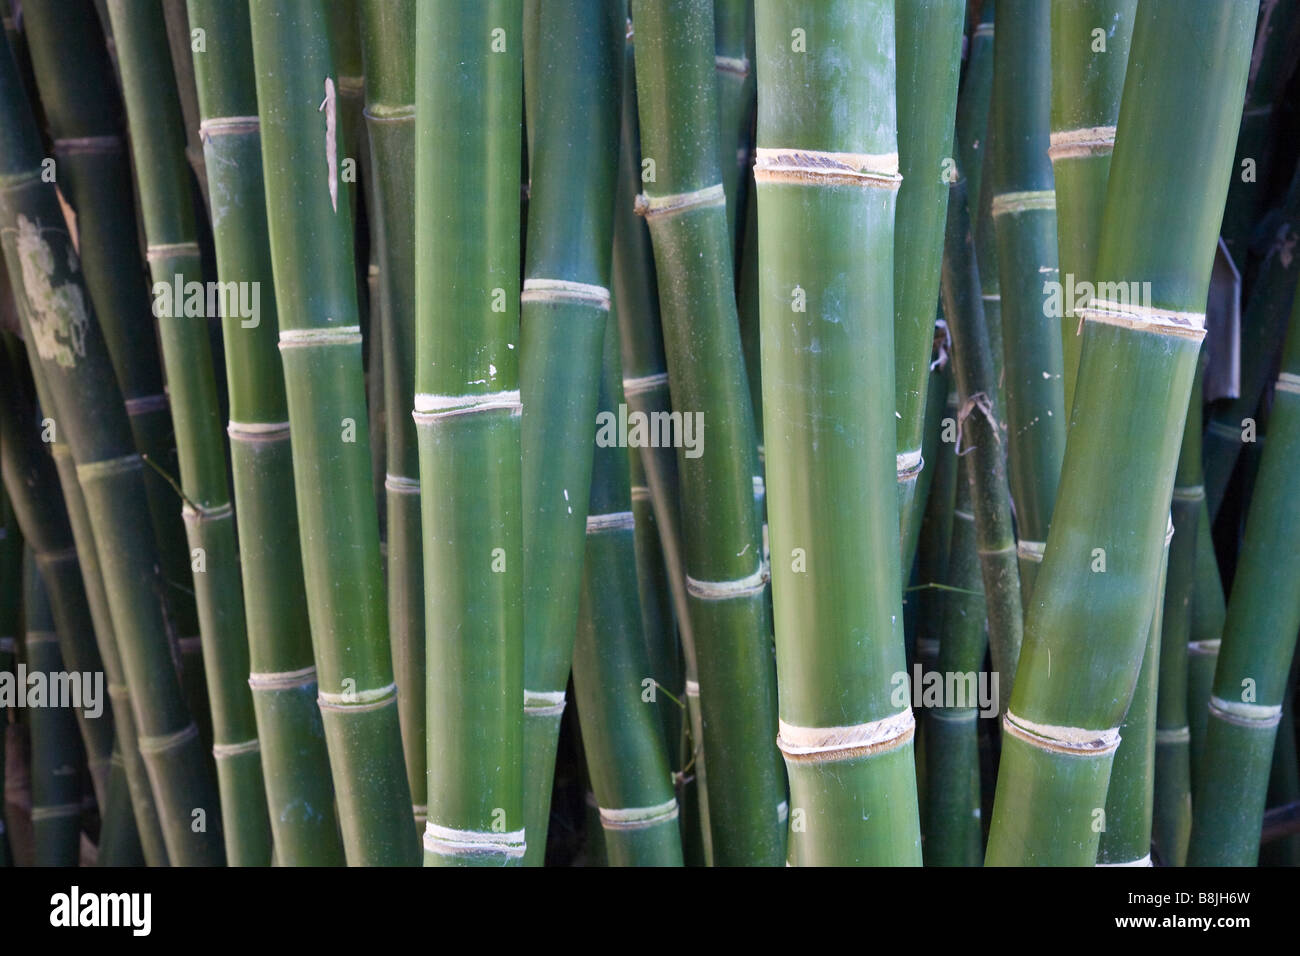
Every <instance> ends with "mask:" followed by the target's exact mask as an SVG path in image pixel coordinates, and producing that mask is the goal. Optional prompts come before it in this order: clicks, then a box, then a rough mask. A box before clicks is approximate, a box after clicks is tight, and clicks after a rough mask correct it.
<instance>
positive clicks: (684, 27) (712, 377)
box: [632, 0, 788, 865]
mask: <svg viewBox="0 0 1300 956" xmlns="http://www.w3.org/2000/svg"><path fill="white" fill-rule="evenodd" d="M632 19H633V22H634V24H635V25H636V48H635V53H636V82H637V103H638V113H639V119H640V130H641V153H642V157H643V158H642V166H643V169H644V170H646V171H645V172H643V174H642V185H643V187H644V194H643V195H642V196H641V197H639V198H638V207H639V209H640V211H641V212H642V214H643V215H644V216H645V218H646V222H647V224H648V226H649V229H650V237H651V241H652V244H653V246H654V255H655V267H656V271H657V278H658V287H659V307H660V313H661V316H662V319H663V330H664V346H665V353H666V356H667V365H668V373H669V378H670V381H671V382H672V406H673V413H674V414H675V415H676V414H680V415H681V416H682V421H683V423H684V422H685V420H686V418H687V416H692V417H693V420H696V421H703V422H705V423H706V427H707V430H708V431H707V433H708V438H707V441H708V446H707V448H698V447H697V449H696V451H695V452H694V453H693V454H695V457H690V456H689V455H688V454H687V451H688V449H686V448H684V447H683V448H679V449H678V459H677V464H678V474H679V476H680V480H681V501H682V509H683V520H682V524H683V544H684V549H683V550H684V560H683V568H684V573H685V575H686V584H687V590H688V592H689V598H690V607H689V617H690V621H691V627H692V630H693V632H694V633H695V634H698V635H701V636H702V635H706V634H707V635H708V638H709V639H708V641H707V643H706V642H704V641H703V640H701V641H700V642H698V646H697V648H696V651H697V653H696V665H697V676H698V678H699V681H698V688H699V707H700V715H701V721H700V722H701V725H702V727H703V730H704V739H703V745H704V750H705V753H706V755H707V756H708V781H707V786H708V798H709V803H708V819H709V831H710V838H711V842H712V853H713V860H714V862H715V863H717V864H719V865H737V864H742V863H744V864H765V865H779V864H780V863H781V862H782V861H783V860H784V859H785V829H786V812H787V809H788V804H787V803H786V792H785V786H784V781H783V780H782V779H781V768H780V764H779V762H778V754H777V749H776V747H775V746H774V737H775V733H774V732H775V730H776V721H777V716H776V688H775V672H774V668H773V666H772V659H771V643H770V641H771V627H770V617H769V612H768V602H767V577H768V574H767V570H766V568H765V566H764V562H763V558H762V553H761V548H762V536H761V528H760V523H759V518H758V513H757V510H756V509H755V507H754V498H753V488H754V482H753V478H754V475H755V474H756V469H757V467H758V462H757V454H756V441H755V432H754V425H753V410H752V408H751V406H750V403H749V400H748V383H747V381H746V377H745V370H744V360H743V358H742V352H741V344H740V331H739V326H738V321H737V317H736V305H735V293H734V288H735V283H734V281H733V278H732V276H733V272H732V262H731V253H730V248H731V244H730V242H729V233H728V231H727V222H726V209H725V191H724V189H723V186H722V174H721V171H720V170H719V168H718V149H717V138H716V137H717V99H716V98H717V88H716V80H715V76H714V59H713V58H714V34H713V10H712V7H711V5H710V4H708V3H706V2H703V0H634V2H633V5H632ZM647 162H648V163H651V164H653V167H654V169H653V175H647V173H649V172H650V170H649V167H647V166H646V163H647ZM696 431H697V434H702V433H701V432H700V431H699V429H698V428H697V430H696ZM688 681H689V675H688ZM690 691H691V687H690V684H689V683H688V685H687V693H688V695H689V694H690Z"/></svg>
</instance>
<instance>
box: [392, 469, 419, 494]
mask: <svg viewBox="0 0 1300 956" xmlns="http://www.w3.org/2000/svg"><path fill="white" fill-rule="evenodd" d="M384 487H385V488H386V489H387V490H389V491H391V492H393V493H394V494H397V495H418V494H419V493H420V479H419V478H407V477H406V476H405V475H394V474H391V473H389V474H385V475H384Z"/></svg>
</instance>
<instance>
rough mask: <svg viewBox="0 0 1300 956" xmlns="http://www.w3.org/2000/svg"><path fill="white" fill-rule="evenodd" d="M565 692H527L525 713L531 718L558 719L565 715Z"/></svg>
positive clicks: (525, 695) (525, 693)
mask: <svg viewBox="0 0 1300 956" xmlns="http://www.w3.org/2000/svg"><path fill="white" fill-rule="evenodd" d="M564 704H565V699H564V691H562V690H525V691H524V713H525V714H526V715H527V716H529V717H558V716H560V714H562V713H564Z"/></svg>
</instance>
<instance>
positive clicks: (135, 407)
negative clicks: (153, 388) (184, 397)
mask: <svg viewBox="0 0 1300 956" xmlns="http://www.w3.org/2000/svg"><path fill="white" fill-rule="evenodd" d="M167 406H168V401H167V393H166V392H159V393H158V394H157V395H137V396H136V397H135V398H128V399H127V400H126V413H127V414H128V415H130V416H131V417H132V418H134V417H135V416H136V415H147V414H149V413H150V412H161V411H163V410H165V409H166V408H167Z"/></svg>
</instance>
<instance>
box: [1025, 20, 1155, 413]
mask: <svg viewBox="0 0 1300 956" xmlns="http://www.w3.org/2000/svg"><path fill="white" fill-rule="evenodd" d="M1136 10H1137V0H1076V2H1071V0H1052V10H1051V21H1052V22H1051V55H1052V60H1051V62H1052V69H1051V79H1052V100H1051V137H1050V145H1049V147H1048V150H1047V152H1048V156H1049V158H1050V159H1051V161H1052V175H1053V178H1054V180H1055V184H1056V240H1057V258H1058V260H1059V265H1060V269H1059V272H1058V274H1057V275H1056V276H1055V278H1056V280H1057V281H1058V282H1059V283H1060V284H1061V286H1062V291H1060V292H1059V293H1058V298H1057V299H1056V301H1057V303H1058V305H1059V309H1058V310H1057V311H1059V316H1058V318H1059V319H1060V321H1061V347H1062V373H1063V376H1064V378H1063V381H1064V386H1065V404H1064V406H1063V407H1064V409H1065V414H1066V417H1067V420H1068V417H1069V414H1070V409H1071V408H1072V407H1073V405H1074V380H1075V376H1076V375H1077V374H1078V370H1079V345H1080V342H1081V333H1082V331H1083V329H1082V326H1081V325H1080V323H1079V317H1078V316H1077V315H1076V314H1075V311H1074V304H1075V303H1074V302H1073V301H1065V300H1066V294H1065V291H1064V290H1066V289H1073V288H1074V285H1073V283H1076V282H1090V281H1092V275H1093V270H1094V268H1095V267H1096V263H1097V247H1098V243H1099V242H1100V241H1101V213H1102V209H1103V207H1104V206H1105V204H1106V179H1107V177H1108V176H1109V175H1110V155H1111V152H1112V151H1113V150H1114V148H1115V123H1116V121H1117V120H1118V119H1119V98H1120V94H1122V93H1123V92H1124V71H1125V69H1126V68H1127V66H1128V48H1129V42H1130V41H1131V39H1132V36H1133V15H1134V13H1135V12H1136ZM1098 33H1100V34H1101V35H1100V36H1099V35H1098ZM1069 298H1070V299H1071V300H1072V299H1073V298H1074V297H1073V296H1070V297H1069Z"/></svg>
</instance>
